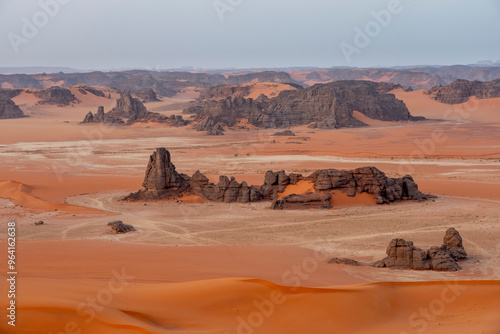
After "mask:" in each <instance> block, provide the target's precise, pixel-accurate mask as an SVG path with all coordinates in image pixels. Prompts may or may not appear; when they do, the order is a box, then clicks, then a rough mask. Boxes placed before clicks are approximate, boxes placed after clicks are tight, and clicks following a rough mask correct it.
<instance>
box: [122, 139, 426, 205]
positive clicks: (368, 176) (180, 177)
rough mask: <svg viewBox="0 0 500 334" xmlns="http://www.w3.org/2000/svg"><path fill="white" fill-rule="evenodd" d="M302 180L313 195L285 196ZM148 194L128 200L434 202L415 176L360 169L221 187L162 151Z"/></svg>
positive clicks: (149, 174) (151, 167)
mask: <svg viewBox="0 0 500 334" xmlns="http://www.w3.org/2000/svg"><path fill="white" fill-rule="evenodd" d="M300 181H307V182H310V183H311V184H312V185H313V187H314V191H311V192H306V193H303V194H290V195H287V196H283V197H282V198H281V199H279V198H280V194H281V193H283V192H284V191H285V190H286V189H287V187H288V186H289V185H295V184H297V183H298V182H300ZM143 187H144V189H143V190H140V191H138V192H136V193H132V194H130V195H129V196H127V197H126V198H125V199H126V200H155V199H176V198H180V197H182V196H183V195H191V194H194V195H198V196H201V197H203V198H205V199H207V200H211V201H218V202H226V203H230V202H241V203H246V202H256V201H261V200H268V201H272V204H271V207H272V208H273V209H298V208H320V209H327V208H331V198H332V193H333V192H334V191H339V192H344V193H346V194H347V195H348V196H351V197H354V196H356V194H361V193H363V192H366V193H369V194H371V195H373V196H374V198H375V199H376V200H377V203H378V204H384V203H390V202H395V201H400V200H417V201H420V200H425V199H427V198H431V197H435V196H432V195H426V194H423V193H421V192H420V191H419V190H418V186H417V184H416V183H415V182H414V181H413V179H412V178H411V176H409V175H407V176H404V177H402V178H389V177H387V176H386V175H385V174H384V173H383V172H381V171H379V170H378V169H377V168H375V167H364V168H358V169H355V170H353V171H340V170H336V169H323V170H318V171H316V172H314V173H312V174H311V175H309V176H307V177H303V176H302V175H301V174H295V173H291V174H289V175H287V174H286V173H285V172H284V171H278V172H273V171H268V172H267V173H266V174H265V176H264V183H263V184H262V186H260V187H254V186H249V185H248V184H247V183H246V182H242V183H239V182H237V181H236V179H235V178H234V177H227V176H221V177H220V178H219V182H218V183H217V184H214V183H211V182H210V181H209V179H208V178H207V177H206V176H205V175H203V174H202V173H200V172H199V171H196V172H195V173H194V174H193V176H191V177H190V176H188V175H186V174H182V173H179V172H177V171H176V169H175V166H174V165H173V163H172V161H171V156H170V152H169V151H168V150H166V149H165V148H157V149H156V150H155V152H154V153H153V154H152V155H151V156H150V159H149V163H148V166H147V168H146V174H145V177H144V182H143Z"/></svg>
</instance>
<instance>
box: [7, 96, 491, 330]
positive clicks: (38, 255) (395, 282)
mask: <svg viewBox="0 0 500 334" xmlns="http://www.w3.org/2000/svg"><path fill="white" fill-rule="evenodd" d="M102 89H103V91H105V93H106V94H108V93H109V94H111V99H108V98H106V97H97V96H93V95H91V94H87V95H82V94H81V93H79V91H78V90H76V89H71V90H72V93H73V94H74V95H75V96H76V97H77V98H78V99H79V100H80V101H81V102H80V103H79V104H75V105H71V106H67V107H57V106H49V105H39V104H37V100H36V98H35V97H34V96H33V95H31V94H26V93H25V92H23V93H21V94H20V95H18V96H16V97H14V98H13V101H14V102H15V103H16V104H17V105H18V106H20V107H21V108H22V109H23V111H24V112H25V114H26V115H28V116H29V117H27V118H20V119H8V120H1V121H0V129H1V132H0V198H1V199H0V236H1V240H2V242H1V244H2V246H1V248H0V249H3V250H6V249H7V245H6V242H5V240H7V223H8V222H10V221H15V222H16V225H17V231H16V241H17V243H16V244H17V250H16V251H17V261H16V264H17V270H18V276H17V298H16V302H17V326H16V328H15V331H14V332H15V333H54V334H55V333H58V334H59V333H68V334H69V333H93V334H99V333H123V334H125V333H127V334H128V333H238V334H239V333H245V334H250V333H273V334H275V333H289V334H291V333H297V334H298V333H374V334H378V333H380V334H381V333H384V334H385V333H395V334H403V333H405V334H413V333H435V334H438V333H439V334H441V333H470V334H479V333H484V334H494V333H500V298H499V297H500V224H499V222H500V210H499V208H500V131H499V130H500V112H499V109H500V98H492V99H483V100H480V99H477V98H475V97H472V98H471V99H470V100H469V101H467V102H465V103H462V104H456V105H448V104H443V103H440V102H438V101H435V100H433V99H431V97H429V96H428V95H425V94H424V93H423V90H415V91H405V90H403V89H397V90H395V91H392V92H391V93H393V94H395V95H396V97H397V98H398V99H400V100H402V101H404V102H405V104H406V105H407V107H408V109H409V111H410V112H411V114H412V115H413V116H424V117H425V118H426V120H424V121H418V122H383V121H379V120H373V119H370V118H368V117H367V116H365V115H363V114H361V113H358V112H354V116H355V117H356V118H357V119H358V120H360V121H363V122H364V123H366V124H368V126H367V127H362V128H343V129H336V130H322V129H313V130H312V129H310V128H307V127H306V126H300V127H292V128H291V130H292V131H293V132H295V134H296V137H293V138H289V137H277V136H273V133H274V132H276V130H274V129H258V128H252V127H249V129H247V130H228V131H226V134H225V135H224V136H206V135H204V133H201V132H197V131H196V130H194V129H192V128H190V127H182V128H174V127H168V126H164V125H161V124H160V125H158V124H152V123H151V124H142V123H141V124H134V125H133V126H121V125H103V124H80V122H81V121H82V119H83V118H84V117H85V115H86V114H87V113H88V111H89V110H92V111H94V110H96V109H97V107H98V106H100V105H102V106H104V107H105V109H106V110H108V109H110V108H111V107H113V105H114V103H115V99H117V98H118V97H119V95H118V94H117V93H116V92H115V91H113V90H108V88H106V87H104V88H102ZM263 93H264V94H265V93H267V94H268V95H270V96H272V95H273V94H274V95H276V94H277V93H276V92H266V91H265V87H264V88H262V87H258V90H257V91H256V92H253V94H254V95H255V97H257V96H259V95H260V94H263ZM195 97H196V96H195V94H193V92H191V91H189V90H186V92H184V93H182V94H178V95H176V96H174V97H172V98H162V99H161V101H160V102H151V103H146V107H147V108H148V110H150V111H154V112H158V113H160V114H163V115H165V116H170V115H173V114H177V115H179V114H181V113H182V107H178V106H182V105H183V104H185V103H187V102H189V101H190V100H193V99H194V98H195ZM176 108H177V109H176ZM157 147H165V148H167V149H168V150H169V151H170V153H171V154H172V160H173V163H174V164H175V166H176V168H177V170H178V171H182V172H183V173H186V174H188V175H192V174H193V173H194V172H195V171H196V170H200V171H201V172H203V173H204V174H205V175H207V176H208V177H209V178H210V180H211V181H212V182H217V179H218V177H219V175H228V176H234V177H236V179H237V180H238V181H239V182H241V181H246V182H247V183H248V184H249V185H252V184H254V185H260V184H262V180H263V177H264V174H265V172H266V171H267V170H274V171H279V170H285V171H286V172H287V173H291V172H293V173H301V174H304V175H307V174H310V173H312V172H313V171H314V170H317V169H322V168H336V169H353V168H358V167H363V166H375V167H377V168H379V169H380V170H382V171H384V172H385V173H386V174H387V175H388V176H390V177H401V176H403V175H405V174H411V175H412V176H413V178H414V180H415V182H416V183H417V184H418V185H419V189H420V190H421V191H422V192H424V193H429V194H434V195H437V196H438V197H437V198H435V199H432V200H427V201H422V202H413V201H405V202H398V203H395V204H384V205H376V204H375V201H374V199H373V198H372V197H371V196H356V197H354V198H350V197H347V196H342V194H341V195H339V196H338V198H337V197H335V198H334V199H333V204H334V207H333V208H332V209H329V210H283V211H275V210H271V209H270V205H269V202H256V203H232V204H227V203H214V202H208V201H204V200H202V199H200V198H195V197H193V198H185V199H184V200H182V202H177V201H154V202H148V203H143V202H136V203H130V202H124V201H121V199H122V198H123V197H124V196H126V195H127V194H129V193H130V192H133V191H136V190H139V189H141V184H142V181H143V178H144V170H145V167H146V164H147V161H148V158H149V155H150V154H151V153H152V152H153V150H154V149H155V148H157ZM114 220H122V221H123V222H124V223H126V224H132V225H133V226H134V227H135V229H136V231H135V232H132V233H127V234H119V235H116V234H112V233H111V231H110V229H109V227H108V226H107V223H108V222H110V221H114ZM36 221H44V225H42V226H35V224H34V223H35V222H36ZM450 227H455V228H456V229H457V230H458V231H460V234H461V235H462V237H463V243H464V247H465V249H466V250H467V253H468V255H469V258H468V259H467V260H465V261H463V262H461V263H460V265H461V266H462V268H463V270H461V271H457V272H434V271H410V270H394V269H386V268H373V267H364V266H362V267H356V266H345V265H340V264H328V260H329V259H330V258H332V257H348V258H353V259H357V260H360V261H366V262H370V261H375V260H378V259H381V258H383V257H385V249H386V247H387V244H388V243H389V241H390V240H391V239H392V238H404V239H406V240H412V241H413V242H414V243H415V245H416V246H418V247H421V248H423V249H427V248H429V247H430V246H433V245H438V246H439V245H441V243H442V237H443V235H444V232H445V231H446V230H447V229H448V228H450ZM2 261H3V260H2ZM3 262H5V261H3ZM3 265H4V263H2V266H3ZM0 290H1V291H7V290H8V286H7V282H6V281H5V280H2V282H1V283H0ZM4 320H5V319H4ZM0 330H1V332H6V333H8V332H10V331H11V330H12V329H11V328H9V327H8V326H7V324H6V322H5V321H2V322H0Z"/></svg>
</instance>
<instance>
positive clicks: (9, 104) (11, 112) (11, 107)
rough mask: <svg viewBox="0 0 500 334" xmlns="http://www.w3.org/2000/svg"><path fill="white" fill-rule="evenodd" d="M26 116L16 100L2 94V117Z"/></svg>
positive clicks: (0, 100) (0, 104) (0, 111)
mask: <svg viewBox="0 0 500 334" xmlns="http://www.w3.org/2000/svg"><path fill="white" fill-rule="evenodd" d="M23 117H26V116H25V115H24V113H23V111H22V110H21V108H19V106H18V105H17V104H15V102H14V101H12V100H11V99H10V98H8V97H7V96H3V95H0V119H12V118H23Z"/></svg>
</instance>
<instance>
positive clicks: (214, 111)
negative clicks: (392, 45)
mask: <svg viewBox="0 0 500 334" xmlns="http://www.w3.org/2000/svg"><path fill="white" fill-rule="evenodd" d="M386 85H387V84H385V83H376V82H368V81H339V82H334V83H329V84H319V85H314V86H312V87H309V88H305V89H301V90H295V91H292V90H287V91H282V92H281V93H280V94H279V95H278V96H277V97H274V98H271V99H265V98H262V99H258V100H253V99H251V98H249V99H246V98H243V97H241V96H237V97H234V98H233V97H228V98H226V99H223V100H218V101H214V100H201V99H200V100H198V102H197V105H195V106H193V107H190V108H187V109H185V110H184V113H188V114H189V113H191V114H196V121H197V122H198V123H203V122H205V121H206V120H207V119H211V120H212V121H213V122H215V123H218V124H221V125H224V126H227V127H233V126H235V125H236V124H237V123H238V122H239V121H240V120H248V122H249V123H250V124H251V125H253V126H256V127H261V128H289V127H291V126H299V125H307V124H311V123H313V124H312V125H311V127H313V128H314V127H316V128H323V129H335V128H341V127H360V126H364V125H366V124H364V123H362V122H361V121H359V120H357V119H356V118H355V117H354V116H353V114H352V113H353V111H354V110H357V111H359V112H361V113H363V114H364V115H366V116H368V117H370V118H373V119H378V120H382V121H416V120H420V119H422V118H421V117H413V116H411V115H410V113H409V111H408V109H407V107H406V105H405V104H404V102H403V101H400V100H398V99H396V97H395V96H394V95H393V94H388V93H386V92H385V89H386V87H385V86H386Z"/></svg>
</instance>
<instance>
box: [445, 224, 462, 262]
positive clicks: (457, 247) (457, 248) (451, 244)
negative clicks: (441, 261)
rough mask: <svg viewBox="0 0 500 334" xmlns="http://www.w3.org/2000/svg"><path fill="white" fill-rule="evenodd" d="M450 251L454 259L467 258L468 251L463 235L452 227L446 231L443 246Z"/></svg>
mask: <svg viewBox="0 0 500 334" xmlns="http://www.w3.org/2000/svg"><path fill="white" fill-rule="evenodd" d="M441 247H442V248H444V247H446V250H447V251H448V252H449V253H450V255H451V257H452V258H453V259H454V260H457V261H458V260H461V259H465V258H467V252H466V251H465V249H464V246H463V243H462V237H461V236H460V233H458V231H457V230H455V228H453V227H451V228H449V229H448V230H447V231H446V234H445V235H444V237H443V246H441Z"/></svg>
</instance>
